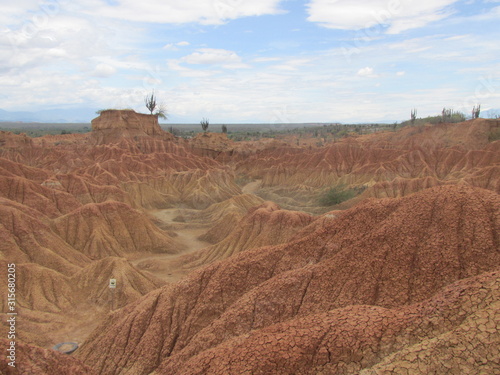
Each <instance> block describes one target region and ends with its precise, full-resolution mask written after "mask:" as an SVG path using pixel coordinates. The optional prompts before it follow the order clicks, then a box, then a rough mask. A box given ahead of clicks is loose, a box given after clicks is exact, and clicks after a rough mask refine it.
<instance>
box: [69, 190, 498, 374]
mask: <svg viewBox="0 0 500 375" xmlns="http://www.w3.org/2000/svg"><path fill="white" fill-rule="evenodd" d="M499 210H500V197H499V196H498V195H497V194H496V193H494V192H491V191H487V190H482V189H477V188H470V187H457V186H446V187H438V188H433V189H429V190H426V191H425V192H422V193H418V194H414V195H411V196H409V197H406V198H400V199H385V200H369V201H366V202H364V203H362V204H360V205H358V206H356V207H354V208H352V209H350V210H348V211H346V212H344V213H342V214H340V216H339V217H338V218H337V219H336V220H333V221H332V222H330V221H327V222H325V225H324V227H323V228H322V229H319V230H317V231H316V232H314V233H313V234H311V235H309V236H307V237H305V238H303V239H300V240H297V241H295V242H292V243H288V244H284V245H279V246H275V247H266V248H258V249H254V250H248V251H246V252H243V253H240V254H238V255H235V256H233V257H231V258H229V259H226V260H224V261H222V262H217V263H214V264H212V265H209V266H207V267H204V268H202V269H199V270H198V271H195V272H194V273H193V274H191V275H190V276H189V277H188V278H187V279H185V280H184V281H182V282H180V283H177V284H174V285H170V286H167V287H164V288H162V289H159V290H156V291H153V292H151V293H149V294H148V295H146V296H144V297H143V298H142V299H140V300H138V301H137V302H135V303H133V304H131V305H129V306H127V307H125V308H124V309H123V310H122V311H120V312H119V314H115V315H114V316H113V317H112V318H108V320H107V321H106V322H105V323H103V324H102V325H101V326H100V327H99V328H98V329H97V330H96V331H94V333H93V334H92V335H91V336H90V337H89V339H88V340H87V342H86V343H85V345H84V347H83V348H82V349H81V351H80V352H79V353H78V357H79V358H81V359H82V360H83V361H84V362H85V363H87V364H88V365H89V366H92V367H93V369H94V370H96V371H97V372H98V373H100V374H149V373H151V372H153V371H155V370H158V373H173V374H176V373H197V371H198V370H194V368H196V367H197V366H199V365H202V366H204V367H203V368H204V369H207V368H210V371H208V373H224V371H226V370H227V367H225V366H226V365H227V364H225V361H224V360H223V359H222V360H221V359H217V358H218V352H217V349H216V348H217V347H218V346H220V345H226V346H224V347H223V348H236V347H239V346H238V345H240V344H241V347H244V348H245V349H244V350H245V351H247V352H248V353H249V354H248V355H255V356H256V357H257V358H261V359H262V361H255V362H253V364H249V366H250V367H251V370H250V371H253V372H254V373H266V372H265V371H264V370H265V369H264V368H263V369H260V367H259V366H260V364H259V363H267V362H264V357H260V356H261V354H262V351H261V349H259V348H257V347H255V346H253V345H254V343H255V342H254V341H252V340H253V339H252V338H253V337H254V336H252V335H258V334H259V333H258V332H255V331H256V330H263V329H268V330H270V331H269V332H271V338H266V339H264V337H267V336H266V335H267V333H266V332H267V331H265V332H264V333H263V336H262V340H261V339H260V338H259V339H258V342H259V343H260V345H264V344H265V345H269V346H266V348H267V349H266V350H267V351H269V352H270V353H269V355H272V352H275V353H277V354H276V355H277V356H278V357H279V356H280V354H279V353H282V349H281V348H282V347H280V344H279V342H278V341H279V337H278V336H277V333H276V332H273V329H274V328H272V327H271V326H273V325H275V324H279V323H283V324H285V322H287V321H290V319H294V320H297V319H298V320H297V321H296V323H294V324H295V326H296V328H294V329H298V330H299V331H300V329H301V327H306V328H304V329H305V332H307V334H305V332H304V335H302V336H301V334H297V335H292V336H293V337H290V340H292V341H293V342H297V345H298V347H299V348H300V347H301V346H303V347H306V348H307V347H308V345H309V343H308V342H309V341H308V340H314V338H313V337H309V336H308V329H309V328H307V327H311V326H314V325H315V324H314V323H315V322H318V321H319V320H323V319H326V323H325V324H324V325H321V326H320V328H321V332H319V333H317V334H316V333H315V334H314V335H315V336H314V337H320V338H321V337H323V338H324V340H326V343H329V342H333V343H334V342H335V337H336V336H335V335H336V332H338V333H340V332H341V331H344V327H349V326H353V325H354V326H355V327H353V331H352V332H353V335H354V334H355V333H356V332H359V328H356V326H357V324H353V323H349V322H347V323H345V324H347V325H344V326H343V325H342V324H344V323H342V322H337V319H336V318H335V315H336V314H337V315H338V314H341V315H342V314H343V315H344V316H346V315H350V312H349V310H346V311H347V313H346V312H344V313H343V312H340V313H339V312H335V310H337V309H343V308H347V307H348V306H353V307H352V309H354V310H353V312H355V315H356V316H357V317H359V321H360V322H372V321H373V322H374V323H373V324H375V322H378V321H379V320H380V319H382V320H384V319H389V320H390V319H394V320H395V321H399V320H400V318H401V316H402V315H404V314H402V313H401V312H398V309H402V308H403V309H404V308H405V307H404V306H408V307H407V308H408V309H410V310H411V309H415V311H417V312H418V314H417V318H419V319H420V318H421V319H424V320H425V319H427V318H426V316H427V315H426V313H424V312H420V311H421V310H419V309H420V308H419V307H418V306H413V307H411V306H410V305H412V304H415V303H424V302H425V301H426V300H427V299H429V298H432V297H433V296H434V295H435V294H436V293H440V290H442V289H443V288H445V287H447V286H448V285H451V284H453V283H456V282H458V281H459V280H463V279H467V278H471V277H474V276H476V275H480V274H482V273H485V272H491V271H493V270H495V269H497V268H498V267H499V265H500V252H499V243H500V240H499V226H500V215H499ZM485 283H487V281H485ZM452 288H454V287H452ZM471 293H472V292H471ZM473 293H475V292H473ZM437 299H438V300H439V297H437ZM474 301H475V300H474ZM495 301H496V302H498V300H495ZM469 302H470V301H469ZM476 302H477V301H475V302H473V303H472V304H476ZM496 302H495V303H496ZM467 303H468V302H467V300H466V301H465V302H464V304H467ZM477 303H480V301H479V302H477ZM359 305H369V306H372V307H371V308H367V307H364V308H361V307H355V306H359ZM426 305H428V306H431V307H429V308H431V310H432V302H428V303H427V302H426V303H424V304H423V307H422V308H423V309H424V310H425V306H426ZM445 305H446V303H445ZM459 305H460V304H459ZM377 306H378V307H377ZM384 309H389V310H394V311H392V312H391V311H389V312H384V311H385V310H384ZM474 309H476V308H474ZM332 310H333V311H332ZM471 311H472V310H471ZM455 313H456V314H458V316H463V314H462V315H460V311H455V312H454V313H453V314H455ZM321 314H326V315H321ZM315 315H317V316H316V317H315ZM377 315H379V317H377ZM384 315H386V316H387V318H384ZM465 315H467V314H465ZM398 316H399V317H398ZM467 316H470V317H471V319H475V318H474V316H473V314H472V315H471V314H469V315H467ZM301 319H303V320H301ZM356 319H358V318H356ZM328 322H330V323H332V324H333V323H334V322H337V323H335V324H338V327H340V328H336V330H335V329H334V330H333V331H332V330H331V329H330V328H329V325H328ZM355 322H356V321H355ZM430 322H434V323H433V324H435V325H436V327H437V328H436V329H438V330H441V332H444V331H445V330H446V329H447V328H446V327H448V328H449V327H450V326H449V325H448V323H447V320H446V319H444V321H443V322H442V323H441V320H439V319H438V320H432V319H431V320H430ZM363 324H368V323H363ZM377 324H379V326H378V327H379V328H377V326H376V325H375V326H374V327H373V329H374V330H375V331H374V332H377V330H380V329H381V328H380V327H385V324H387V323H383V322H382V323H380V322H379V323H377ZM380 324H382V325H380ZM407 324H408V326H412V324H414V323H412V322H409V323H407ZM369 325H370V327H371V326H372V324H371V323H370V324H369ZM266 327H268V328H266ZM277 327H278V328H276V329H277V330H278V331H279V332H282V333H281V334H282V335H285V336H286V333H285V332H284V331H286V329H287V328H280V326H277ZM283 327H287V326H286V325H285V326H283ZM388 329H389V328H388ZM398 329H399V328H398ZM391 332H392V331H391ZM432 332H435V331H432ZM248 335H251V336H248ZM385 335H387V337H392V339H394V337H395V339H394V340H395V341H396V342H398V340H399V339H398V333H397V332H396V331H393V332H392V333H390V332H386V333H385ZM249 337H250V341H249V343H251V345H245V344H244V340H246V339H248V338H249ZM377 337H378V336H377ZM401 337H402V338H403V337H405V335H402V336H401ZM429 337H430V334H429V335H428V334H427V333H426V334H425V335H423V337H421V339H427V338H429ZM230 340H236V341H234V342H233V341H230ZM266 340H267V341H266ZM287 340H288V339H287ZM324 340H323V339H320V340H319V341H318V342H319V345H318V346H314V345H313V349H314V350H313V351H312V352H311V353H306V354H307V355H309V354H310V355H309V357H308V358H310V357H312V360H314V359H315V358H317V357H320V356H321V358H323V359H321V361H325V358H327V360H326V362H327V363H328V364H331V365H332V366H333V365H334V364H335V363H341V362H342V363H345V362H346V360H344V357H345V356H348V357H349V356H350V355H351V353H353V352H352V350H349V349H346V350H342V349H340V350H339V351H338V352H335V350H330V347H329V346H328V345H330V344H328V345H327V344H326V343H325V341H324ZM349 340H350V339H349ZM361 340H363V339H362V338H361ZM367 340H372V339H371V338H367ZM377 340H378V342H377V343H376V345H375V346H374V347H375V351H376V353H375V355H378V354H377V353H379V354H380V355H379V357H377V358H379V359H380V358H381V357H385V356H387V355H390V354H391V353H394V354H396V352H397V351H400V350H402V349H401V346H396V347H394V349H393V350H391V349H390V348H389V349H388V348H387V346H384V345H382V344H383V343H384V341H383V340H379V339H377ZM344 341H345V340H344ZM321 343H323V344H322V345H321ZM414 343H415V342H412V341H411V340H410V341H409V342H408V345H410V344H414ZM342 345H343V344H342ZM346 345H347V347H348V346H349V345H350V344H349V343H347V344H346ZM354 345H355V346H356V344H354ZM408 347H409V346H408ZM210 350H214V352H213V353H210V352H208V351H210ZM224 350H229V349H224ZM224 350H223V351H221V352H220V353H221V355H224V353H227V351H224ZM238 350H240V349H238ZM241 350H243V349H241ZM307 350H309V349H307ZM328 350H330V357H328V354H327V353H328ZM287 353H288V354H290V355H292V356H295V355H296V353H294V352H293V351H292V350H291V349H290V350H288V351H287ZM205 354H206V356H205ZM197 355H200V356H201V357H199V358H201V359H202V360H200V361H199V363H196V364H194V365H193V366H194V367H193V370H191V364H193V363H194V362H188V361H190V360H191V359H193V361H195V362H196V360H195V359H194V358H195V356H197ZM465 355H467V354H465ZM497 358H498V357H497ZM217 361H218V362H217ZM350 361H351V362H353V363H355V364H354V367H353V368H351V369H350V370H349V371H346V372H344V373H357V372H356V371H358V370H359V369H360V364H362V366H365V367H369V366H372V365H374V364H375V363H376V362H369V363H364V362H363V361H362V357H361V356H359V355H356V353H354V354H353V356H352V358H351V359H350ZM184 363H188V364H187V365H186V366H188V367H186V368H184V369H183V367H182V366H183V364H184ZM240 363H241V361H240ZM290 363H291V365H292V366H297V367H296V368H294V369H293V370H290V371H289V372H287V371H288V370H284V371H283V372H279V373H309V371H310V369H309V367H307V365H306V367H304V365H301V364H300V363H301V360H300V359H297V360H296V361H295V360H292V361H290ZM306 363H307V362H306ZM308 363H311V362H308ZM313 363H314V361H313ZM207 366H208V367H207ZM210 366H212V367H210ZM238 366H239V365H238ZM241 366H243V364H242V365H241ZM245 366H247V365H245ZM322 366H324V365H322ZM241 368H242V369H243V367H241ZM245 369H246V370H248V367H245ZM353 369H354V370H355V371H353ZM184 370H185V372H184ZM165 371H166V372H165ZM203 371H204V370H203ZM340 373H342V372H340Z"/></svg>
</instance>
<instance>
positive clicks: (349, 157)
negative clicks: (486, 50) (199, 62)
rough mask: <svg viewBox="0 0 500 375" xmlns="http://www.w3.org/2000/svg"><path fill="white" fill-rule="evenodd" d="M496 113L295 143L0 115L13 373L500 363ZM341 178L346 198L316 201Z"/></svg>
mask: <svg viewBox="0 0 500 375" xmlns="http://www.w3.org/2000/svg"><path fill="white" fill-rule="evenodd" d="M499 126H500V121H499V120H484V119H478V120H474V121H467V122H464V123H460V124H439V125H436V126H422V127H406V128H403V129H401V130H399V131H397V132H386V133H376V134H370V135H364V136H357V137H348V138H345V139H341V140H338V141H337V142H335V143H333V144H327V145H326V146H324V147H323V146H316V147H300V146H297V144H296V142H295V141H293V140H294V139H295V138H290V139H292V141H293V142H292V143H293V144H290V143H287V142H286V141H281V140H275V139H263V140H259V141H255V142H253V141H252V142H234V141H232V140H230V139H229V138H228V137H227V136H226V135H225V134H214V133H206V134H199V135H197V136H196V137H195V138H193V139H187V140H186V139H181V138H177V137H175V136H173V135H172V134H170V133H167V132H165V131H163V130H162V129H161V128H160V126H159V124H158V120H157V118H156V116H151V115H142V114H138V113H135V112H134V111H104V112H103V113H102V114H101V116H99V117H98V118H96V119H95V120H94V121H93V122H92V132H90V133H88V134H79V135H73V134H69V135H60V136H46V137H41V138H36V139H31V138H29V137H27V136H26V135H14V134H12V133H7V132H0V214H1V215H0V267H1V269H2V271H1V274H2V275H4V272H5V270H6V265H7V264H10V263H15V264H16V274H17V283H16V303H17V304H16V309H17V312H18V314H19V315H18V316H19V317H20V319H19V324H18V325H17V327H16V328H17V332H16V335H17V337H16V342H17V345H18V346H17V348H18V364H19V368H18V370H19V371H20V372H19V373H27V374H29V373H34V374H37V375H38V374H48V375H49V374H50V375H54V374H103V375H107V374H134V375H136V374H150V373H156V374H165V373H168V374H240V373H254V374H322V373H323V374H331V373H335V374H363V375H373V374H387V373H396V374H399V373H411V374H428V373H440V374H441V373H460V374H468V373H470V374H494V373H500V368H499V365H498V364H499V363H500V355H499V352H498V348H499V347H500V337H499V336H500V335H499V332H500V330H499V328H500V317H499V314H498V312H499V311H500V306H499V303H500V302H499V279H500V277H499V274H498V272H499V271H500V268H499V267H500V249H499V248H500V238H499V232H500V231H499V229H500V228H499V221H500V217H499V216H500V213H499V206H500V203H499V195H498V194H499V193H500V178H499V177H500V141H495V142H492V141H490V135H491V134H493V133H494V132H497V131H498V128H499ZM237 181H239V183H240V185H238V184H237V183H236V182H237ZM243 181H246V185H244V186H242V185H241V184H242V182H243ZM338 185H342V186H343V187H344V188H346V189H347V188H351V189H356V191H357V192H358V195H357V196H356V197H355V198H353V199H351V200H349V201H347V202H344V203H342V204H340V205H338V206H331V207H319V206H318V202H319V198H320V196H321V195H322V194H323V193H324V192H325V191H326V190H328V189H330V188H331V187H334V186H338ZM306 212H309V213H306ZM310 213H314V214H321V215H319V216H318V215H311V214H310ZM112 278H114V279H116V280H117V288H116V289H115V290H114V291H112V290H111V289H110V288H109V280H110V279H112ZM0 293H2V295H6V294H7V290H6V284H5V283H3V284H2V285H0ZM0 307H1V311H2V312H3V313H5V312H6V311H7V304H6V301H5V299H4V298H2V299H1V302H0ZM21 317H22V319H21ZM0 327H1V332H0V334H1V337H0V338H1V339H2V340H1V341H0V348H1V349H2V350H3V349H4V347H5V346H6V345H7V344H8V343H7V342H6V341H5V340H4V338H5V337H6V334H4V333H5V332H6V329H7V325H6V322H5V321H2V323H1V324H0ZM66 341H74V342H77V343H79V344H82V343H83V346H82V347H81V348H80V349H79V350H78V351H77V352H75V353H74V354H72V355H70V356H68V355H62V354H59V353H56V352H54V351H52V350H50V348H52V347H53V346H54V344H57V343H59V342H66ZM5 351H6V350H5ZM11 370H12V369H11V368H9V367H6V365H5V362H4V361H1V362H0V371H1V372H2V373H15V372H12V371H11Z"/></svg>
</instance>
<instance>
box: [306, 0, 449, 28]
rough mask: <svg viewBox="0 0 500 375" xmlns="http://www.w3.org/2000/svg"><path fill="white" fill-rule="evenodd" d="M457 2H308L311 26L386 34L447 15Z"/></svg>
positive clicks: (438, 0) (393, 0)
mask: <svg viewBox="0 0 500 375" xmlns="http://www.w3.org/2000/svg"><path fill="white" fill-rule="evenodd" d="M455 2H457V0H357V1H352V0H336V1H331V0H310V2H309V3H308V4H307V7H308V13H309V17H308V20H309V21H311V22H318V23H320V24H321V25H323V26H325V27H328V28H333V29H344V30H360V29H363V28H367V29H368V28H372V27H375V26H377V25H379V27H382V26H383V27H388V30H387V32H388V33H389V34H398V33H400V32H402V31H405V30H408V29H413V28H417V27H422V26H424V25H426V24H428V23H429V22H433V21H437V20H440V19H443V18H445V17H447V16H448V15H450V9H449V6H450V5H452V4H453V3H455Z"/></svg>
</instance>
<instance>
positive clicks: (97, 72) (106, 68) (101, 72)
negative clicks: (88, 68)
mask: <svg viewBox="0 0 500 375" xmlns="http://www.w3.org/2000/svg"><path fill="white" fill-rule="evenodd" d="M115 73H116V68H114V67H112V66H111V65H108V64H102V63H101V64H98V65H97V66H96V67H95V69H94V71H93V72H92V76H94V77H100V78H105V77H110V76H112V75H113V74H115Z"/></svg>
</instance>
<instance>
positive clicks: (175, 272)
mask: <svg viewBox="0 0 500 375" xmlns="http://www.w3.org/2000/svg"><path fill="white" fill-rule="evenodd" d="M150 213H151V214H152V215H153V216H155V217H156V218H157V219H159V220H161V221H162V222H163V223H164V224H166V225H168V226H169V227H171V228H173V229H172V231H173V232H174V233H175V234H177V237H175V239H176V240H177V241H178V242H179V243H180V244H182V245H184V246H185V248H186V249H185V250H184V251H182V252H180V253H178V254H154V255H150V254H149V255H145V256H142V257H140V258H136V259H133V260H130V263H131V264H132V265H134V267H136V268H138V269H140V270H141V271H148V272H150V273H151V274H152V275H154V276H156V277H157V278H159V279H162V280H164V281H166V282H168V283H173V282H176V281H179V280H180V279H182V278H183V277H184V276H186V274H187V272H188V271H186V270H183V269H181V268H180V267H179V265H178V262H176V260H178V259H179V258H180V257H181V256H183V255H186V254H189V253H192V252H194V251H197V250H199V249H202V248H204V247H207V246H210V245H211V244H210V243H208V242H205V241H200V240H199V239H198V237H199V236H200V235H202V234H203V233H205V232H206V230H207V229H206V228H200V227H199V225H198V226H197V225H193V224H190V223H179V222H174V221H173V219H174V218H175V217H177V216H178V210H177V209H166V210H155V211H151V212H150Z"/></svg>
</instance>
